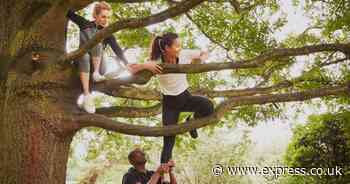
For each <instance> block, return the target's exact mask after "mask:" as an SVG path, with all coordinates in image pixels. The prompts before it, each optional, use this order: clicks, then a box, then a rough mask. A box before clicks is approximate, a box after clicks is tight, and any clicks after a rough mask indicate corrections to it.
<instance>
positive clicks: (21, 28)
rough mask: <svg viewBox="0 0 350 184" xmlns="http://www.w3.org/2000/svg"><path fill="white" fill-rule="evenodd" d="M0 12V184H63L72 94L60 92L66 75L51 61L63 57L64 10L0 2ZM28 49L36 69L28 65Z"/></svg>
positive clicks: (67, 73)
mask: <svg viewBox="0 0 350 184" xmlns="http://www.w3.org/2000/svg"><path fill="white" fill-rule="evenodd" d="M0 8H1V10H3V11H1V13H0V14H1V16H0V19H1V21H0V58H1V61H0V62H1V65H0V71H1V72H0V73H1V74H2V76H3V77H2V78H0V85H1V86H0V87H1V88H0V89H1V92H0V163H1V164H0V183H1V184H23V183H25V184H39V183H43V184H47V183H50V184H56V183H57V184H62V183H65V179H66V177H65V176H66V163H67V160H68V155H69V147H70V143H71V140H72V137H73V135H74V131H67V130H72V128H71V127H70V124H71V123H70V122H67V121H62V120H63V118H62V117H63V115H64V114H65V113H66V112H69V106H67V105H66V104H68V103H67V101H70V99H73V97H72V94H74V92H73V93H72V94H66V93H67V92H66V91H65V88H64V87H65V86H67V85H69V83H70V80H68V79H69V76H70V75H71V73H69V71H68V70H69V69H67V71H60V67H58V66H56V65H55V64H52V63H50V61H53V58H55V57H57V52H64V48H65V25H66V23H67V20H66V18H65V12H66V7H65V5H64V4H55V6H53V5H50V4H47V3H46V4H40V3H37V4H35V3H34V4H33V2H30V1H16V2H15V3H14V2H11V1H1V2H0ZM38 8H39V9H40V8H42V10H41V13H40V14H37V15H36V16H34V17H31V18H29V17H30V16H31V15H32V14H35V12H36V11H39V9H38ZM33 48H39V50H38V53H40V57H41V59H40V62H41V63H34V62H33V61H32V58H31V56H32V55H31V54H32V50H33ZM52 51H54V52H52ZM5 62H6V63H8V64H6V66H9V67H5V64H4V63H5ZM36 65H38V66H39V67H36ZM42 67H45V70H42ZM48 68H50V69H48ZM47 69H48V70H47ZM63 79H65V80H63ZM58 81H61V82H58ZM62 81H63V82H62ZM62 99H65V100H62ZM69 103H72V104H73V102H69Z"/></svg>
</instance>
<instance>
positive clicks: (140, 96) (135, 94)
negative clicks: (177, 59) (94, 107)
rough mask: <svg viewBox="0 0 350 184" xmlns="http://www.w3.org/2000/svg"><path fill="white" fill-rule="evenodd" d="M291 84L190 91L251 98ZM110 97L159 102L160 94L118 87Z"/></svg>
mask: <svg viewBox="0 0 350 184" xmlns="http://www.w3.org/2000/svg"><path fill="white" fill-rule="evenodd" d="M292 84H293V83H292V82H288V81H283V82H280V83H277V84H275V85H272V86H268V87H256V88H245V89H230V90H209V89H197V90H190V92H191V94H193V95H203V96H207V97H210V98H215V97H237V96H252V95H257V94H268V93H271V92H274V91H276V90H279V89H282V88H286V87H289V86H291V85H292ZM110 94H111V95H113V96H115V97H122V98H129V99H137V100H161V93H160V91H158V90H155V89H147V88H141V87H120V88H118V89H115V90H113V91H112V92H111V93H110Z"/></svg>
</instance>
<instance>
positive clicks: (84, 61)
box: [78, 54, 90, 96]
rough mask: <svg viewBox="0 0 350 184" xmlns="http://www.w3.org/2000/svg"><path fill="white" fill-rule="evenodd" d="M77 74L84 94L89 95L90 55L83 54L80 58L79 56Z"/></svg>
mask: <svg viewBox="0 0 350 184" xmlns="http://www.w3.org/2000/svg"><path fill="white" fill-rule="evenodd" d="M78 62H79V75H80V82H81V85H82V86H83V92H84V95H85V96H86V95H89V94H90V90H89V80H90V56H89V54H84V56H82V57H81V58H79V61H78Z"/></svg>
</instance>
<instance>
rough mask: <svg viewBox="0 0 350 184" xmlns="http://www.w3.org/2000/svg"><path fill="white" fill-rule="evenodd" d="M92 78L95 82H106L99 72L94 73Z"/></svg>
mask: <svg viewBox="0 0 350 184" xmlns="http://www.w3.org/2000/svg"><path fill="white" fill-rule="evenodd" d="M92 78H93V79H94V81H95V82H101V81H104V80H106V77H105V76H103V75H101V74H100V73H98V72H94V73H93V74H92Z"/></svg>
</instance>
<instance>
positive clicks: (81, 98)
mask: <svg viewBox="0 0 350 184" xmlns="http://www.w3.org/2000/svg"><path fill="white" fill-rule="evenodd" d="M84 97H85V95H84V94H81V95H80V96H79V97H78V99H77V105H78V107H79V108H80V109H82V108H83V103H84Z"/></svg>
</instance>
